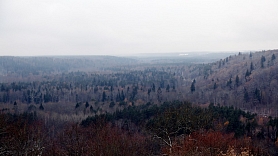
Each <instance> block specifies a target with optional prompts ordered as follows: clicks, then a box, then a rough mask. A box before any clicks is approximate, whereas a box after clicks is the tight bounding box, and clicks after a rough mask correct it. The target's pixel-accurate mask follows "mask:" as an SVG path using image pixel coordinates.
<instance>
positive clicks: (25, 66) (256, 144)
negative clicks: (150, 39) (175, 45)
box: [0, 50, 278, 155]
mask: <svg viewBox="0 0 278 156" xmlns="http://www.w3.org/2000/svg"><path fill="white" fill-rule="evenodd" d="M277 56H278V50H268V51H260V52H237V53H221V54H220V53H208V54H207V53H201V54H198V55H197V54H194V55H190V54H189V55H179V54H175V55H174V54H172V55H170V54H169V55H168V54H167V55H166V54H164V55H151V56H145V55H141V56H132V57H114V56H51V57H50V56H49V57H12V56H5V57H0V109H1V114H0V126H1V127H0V140H1V145H0V154H1V155H251V154H252V155H276V153H278V149H277V146H276V144H278V143H277V134H278V131H277V130H278V118H276V117H277V113H278V108H277V106H276V105H277V102H278V90H277V88H278V87H277V86H278V82H277V80H278V72H277V71H278V69H277V68H278V58H276V57H277Z"/></svg>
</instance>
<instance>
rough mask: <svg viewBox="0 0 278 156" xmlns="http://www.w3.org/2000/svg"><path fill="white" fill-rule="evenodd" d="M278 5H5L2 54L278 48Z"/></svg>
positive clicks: (19, 0)
mask: <svg viewBox="0 0 278 156" xmlns="http://www.w3.org/2000/svg"><path fill="white" fill-rule="evenodd" d="M277 7H278V1H277V0H267V1H262V0H229V1H228V0H227V1H226V0H202V1H201V0H173V1H169V0H136V1H133V0H80V1H77V0H0V55H79V54H81V55H94V54H105V55H119V54H135V53H165V52H194V51H195V52H196V51H243V50H263V49H265V50H267V49H277V48H278V16H277V15H278V9H277Z"/></svg>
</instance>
